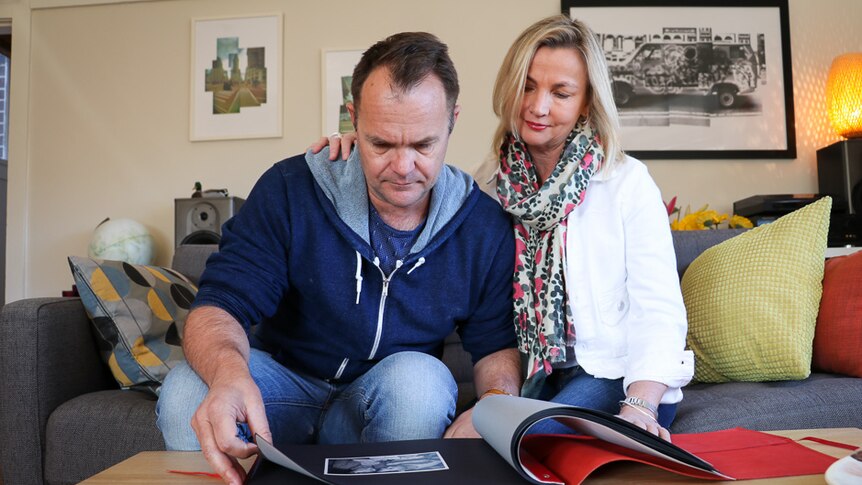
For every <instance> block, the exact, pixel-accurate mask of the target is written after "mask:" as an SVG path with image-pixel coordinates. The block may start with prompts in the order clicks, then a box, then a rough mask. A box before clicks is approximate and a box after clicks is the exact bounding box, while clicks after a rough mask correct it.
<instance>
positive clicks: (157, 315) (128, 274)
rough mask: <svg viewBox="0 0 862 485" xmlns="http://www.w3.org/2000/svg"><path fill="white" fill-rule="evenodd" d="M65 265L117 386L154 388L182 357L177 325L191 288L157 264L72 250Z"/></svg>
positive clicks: (188, 302)
mask: <svg viewBox="0 0 862 485" xmlns="http://www.w3.org/2000/svg"><path fill="white" fill-rule="evenodd" d="M69 266H70V267H71V268H72V274H73V275H74V277H75V282H76V284H77V285H78V291H79V293H80V294H81V301H82V303H83V304H84V308H85V309H86V311H87V314H88V315H89V317H90V319H91V320H92V322H93V325H94V327H95V329H96V333H97V335H98V341H99V342H98V344H99V348H100V351H101V354H102V358H103V360H104V361H105V362H106V363H107V364H108V367H110V369H111V373H112V374H113V375H114V378H115V379H116V380H117V382H119V383H120V386H122V387H123V388H129V387H141V388H145V389H148V390H150V391H152V392H154V393H157V392H158V386H159V385H161V382H162V380H163V379H164V378H165V376H166V375H167V373H168V371H169V370H170V369H171V368H172V367H173V366H174V365H176V364H177V363H179V362H182V361H183V358H184V356H183V351H182V347H181V345H182V325H183V323H184V321H185V318H186V315H188V311H189V307H190V306H191V303H192V300H194V297H195V294H196V293H197V288H196V287H195V286H194V285H193V284H192V283H191V282H190V281H189V280H188V279H187V278H186V277H185V276H183V275H181V274H180V273H178V272H176V271H174V270H171V269H168V268H160V267H157V266H143V265H133V264H129V263H125V262H122V261H108V260H105V261H103V260H98V259H91V258H79V257H74V256H73V257H70V258H69Z"/></svg>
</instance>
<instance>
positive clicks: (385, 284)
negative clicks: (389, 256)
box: [368, 256, 404, 360]
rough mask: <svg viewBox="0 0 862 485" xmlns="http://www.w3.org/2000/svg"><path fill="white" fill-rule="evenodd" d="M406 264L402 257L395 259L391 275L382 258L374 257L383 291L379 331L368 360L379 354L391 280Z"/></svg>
mask: <svg viewBox="0 0 862 485" xmlns="http://www.w3.org/2000/svg"><path fill="white" fill-rule="evenodd" d="M402 264H404V263H403V262H402V261H401V260H400V259H399V260H398V261H395V269H393V270H392V272H391V273H389V276H386V274H385V273H384V272H383V270H382V269H381V268H380V258H378V257H376V256H375V257H374V266H376V267H377V270H378V271H380V275H381V276H382V277H383V291H382V292H381V293H380V304H379V305H378V306H377V332H376V333H375V335H374V345H372V346H371V353H370V354H368V360H372V359H374V356H375V355H376V354H377V349H378V348H379V347H380V338H381V337H382V336H383V310H385V309H386V297H387V296H388V295H389V282H390V281H392V277H393V276H395V273H397V272H398V269H400V268H401V265H402Z"/></svg>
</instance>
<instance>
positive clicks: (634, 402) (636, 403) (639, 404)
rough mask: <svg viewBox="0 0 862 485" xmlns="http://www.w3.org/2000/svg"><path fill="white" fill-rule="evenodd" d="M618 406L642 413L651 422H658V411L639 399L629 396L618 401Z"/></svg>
mask: <svg viewBox="0 0 862 485" xmlns="http://www.w3.org/2000/svg"><path fill="white" fill-rule="evenodd" d="M620 406H628V407H630V408H633V409H634V410H636V411H638V412H640V413H643V414H644V416H649V417H650V418H651V419H652V420H654V421H658V409H657V408H656V407H655V406H653V405H652V404H650V403H648V402H646V401H644V400H643V399H641V398H639V397H632V396H629V397H627V398H625V399H623V400H622V401H620ZM646 411H649V412H650V413H652V414H649V413H647V412H646Z"/></svg>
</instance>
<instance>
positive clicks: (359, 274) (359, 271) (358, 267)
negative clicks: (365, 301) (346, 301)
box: [356, 251, 362, 305]
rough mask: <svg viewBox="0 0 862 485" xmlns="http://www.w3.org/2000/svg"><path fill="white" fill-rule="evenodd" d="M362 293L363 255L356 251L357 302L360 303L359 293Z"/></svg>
mask: <svg viewBox="0 0 862 485" xmlns="http://www.w3.org/2000/svg"><path fill="white" fill-rule="evenodd" d="M361 293H362V256H361V255H360V254H359V251H356V304H357V305H358V304H359V295H360V294H361Z"/></svg>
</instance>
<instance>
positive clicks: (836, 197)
mask: <svg viewBox="0 0 862 485" xmlns="http://www.w3.org/2000/svg"><path fill="white" fill-rule="evenodd" d="M817 184H818V186H819V189H820V190H819V191H820V194H821V195H829V196H831V197H832V218H831V220H830V224H829V245H830V246H844V245H848V244H849V245H858V244H859V243H860V242H862V139H859V138H855V139H854V138H851V139H849V140H844V141H839V142H838V143H833V144H832V145H829V146H828V147H824V148H821V149H820V150H817Z"/></svg>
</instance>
